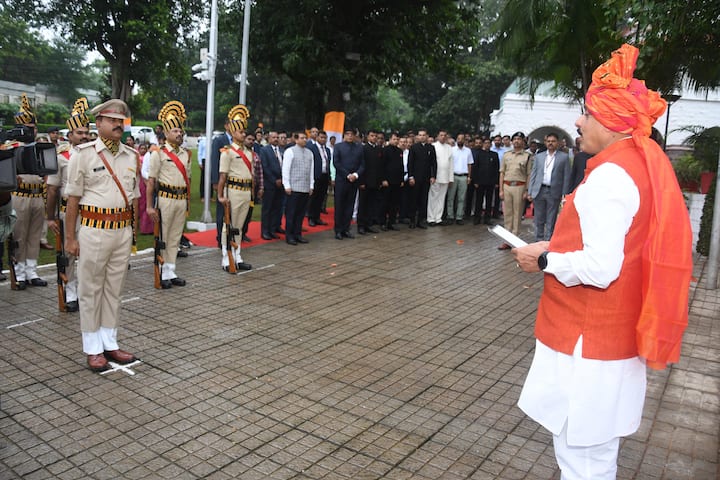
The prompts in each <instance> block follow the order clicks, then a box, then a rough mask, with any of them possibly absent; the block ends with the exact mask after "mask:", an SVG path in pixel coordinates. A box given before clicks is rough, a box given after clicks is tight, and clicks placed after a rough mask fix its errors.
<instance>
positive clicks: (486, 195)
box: [470, 137, 500, 225]
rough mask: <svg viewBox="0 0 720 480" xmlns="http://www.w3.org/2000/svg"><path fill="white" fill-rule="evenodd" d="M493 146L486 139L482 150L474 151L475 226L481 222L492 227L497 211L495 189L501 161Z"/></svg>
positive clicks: (472, 178) (472, 176)
mask: <svg viewBox="0 0 720 480" xmlns="http://www.w3.org/2000/svg"><path fill="white" fill-rule="evenodd" d="M491 145H492V141H491V140H490V139H489V138H487V137H485V138H483V139H482V144H481V148H475V149H473V150H472V154H473V165H472V169H471V170H470V179H471V183H472V185H473V187H475V218H474V219H473V224H474V225H477V224H479V223H480V222H483V223H485V224H486V225H490V223H491V222H490V219H491V218H492V216H493V211H494V210H497V207H494V205H493V202H494V199H495V189H496V188H497V186H498V181H499V179H500V159H499V158H498V154H497V152H494V151H492V150H490V146H491ZM483 201H484V205H483ZM483 207H484V208H483Z"/></svg>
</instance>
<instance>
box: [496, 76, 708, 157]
mask: <svg viewBox="0 0 720 480" xmlns="http://www.w3.org/2000/svg"><path fill="white" fill-rule="evenodd" d="M680 95H681V98H680V99H679V100H678V101H676V102H675V103H673V104H672V105H671V106H670V109H669V114H670V121H669V124H668V129H667V132H668V139H667V145H668V147H672V146H680V145H682V143H683V141H684V140H685V139H686V138H687V137H689V136H690V135H691V132H688V131H683V129H684V128H687V127H691V126H700V127H705V128H709V127H715V126H720V90H713V91H712V92H710V93H696V92H693V91H692V90H690V89H689V88H686V89H684V91H682V92H680ZM580 114H581V110H580V104H579V103H577V102H575V101H573V100H570V99H568V98H566V97H559V96H557V95H556V94H555V93H554V91H553V84H552V82H546V83H544V84H542V85H541V86H540V88H538V91H537V93H536V94H535V102H534V104H532V105H531V103H530V96H529V95H526V94H522V93H520V88H519V82H518V80H515V81H514V82H513V83H512V84H511V85H510V86H509V87H508V88H507V90H505V93H503V95H502V97H501V98H500V108H499V109H497V110H495V111H494V112H493V113H491V114H490V122H491V124H492V129H491V130H492V133H493V134H501V135H512V134H513V133H514V132H517V131H521V132H523V133H525V134H526V135H527V136H528V137H529V138H530V139H537V140H541V141H542V139H543V138H544V136H545V135H546V134H547V133H548V132H550V131H554V132H556V133H558V134H559V135H560V137H561V138H565V139H566V140H572V141H574V139H575V138H576V137H577V136H578V134H577V128H576V127H575V120H577V118H578V116H579V115H580ZM667 115H668V111H667V110H666V111H665V113H664V114H663V115H662V116H661V117H660V118H659V119H658V121H657V122H656V123H655V128H657V129H658V130H659V131H660V133H661V134H662V135H665V122H666V119H667ZM570 144H572V143H570Z"/></svg>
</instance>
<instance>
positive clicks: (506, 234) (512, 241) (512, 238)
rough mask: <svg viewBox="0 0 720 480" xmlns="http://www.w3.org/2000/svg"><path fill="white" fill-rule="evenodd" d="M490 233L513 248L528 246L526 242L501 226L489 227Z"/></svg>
mask: <svg viewBox="0 0 720 480" xmlns="http://www.w3.org/2000/svg"><path fill="white" fill-rule="evenodd" d="M488 232H490V233H492V234H493V235H496V236H497V237H498V238H500V239H501V240H502V241H503V242H505V243H507V244H508V245H510V246H512V247H513V248H518V247H524V246H525V245H527V242H526V241H525V240H523V239H522V238H520V237H518V236H517V235H515V234H514V233H512V232H511V231H510V230H508V229H506V228H504V227H502V226H500V225H495V226H492V227H488Z"/></svg>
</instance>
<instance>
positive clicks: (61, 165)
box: [47, 144, 72, 197]
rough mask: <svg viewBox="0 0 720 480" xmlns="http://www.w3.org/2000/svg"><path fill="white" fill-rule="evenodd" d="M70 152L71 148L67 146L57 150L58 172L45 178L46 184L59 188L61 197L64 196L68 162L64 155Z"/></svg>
mask: <svg viewBox="0 0 720 480" xmlns="http://www.w3.org/2000/svg"><path fill="white" fill-rule="evenodd" d="M71 152H72V147H71V146H70V145H69V144H65V145H62V146H60V147H59V148H58V149H57V162H58V171H57V173H54V174H52V175H48V177H47V184H48V185H52V186H53V187H60V195H61V196H63V197H64V196H65V185H67V178H68V160H69V159H68V158H67V157H66V156H65V155H69V154H70V153H71Z"/></svg>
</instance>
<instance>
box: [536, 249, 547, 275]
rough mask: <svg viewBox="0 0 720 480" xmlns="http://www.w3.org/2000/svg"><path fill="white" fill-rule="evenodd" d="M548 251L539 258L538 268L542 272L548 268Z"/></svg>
mask: <svg viewBox="0 0 720 480" xmlns="http://www.w3.org/2000/svg"><path fill="white" fill-rule="evenodd" d="M547 254H548V252H547V251H544V252H543V253H541V254H540V256H539V257H538V267H539V268H540V271H541V272H542V271H544V270H545V269H546V268H547Z"/></svg>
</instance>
